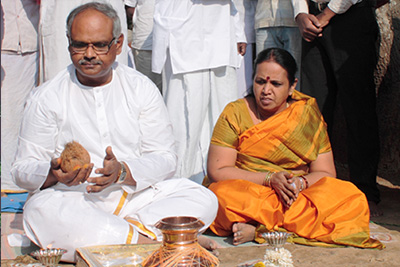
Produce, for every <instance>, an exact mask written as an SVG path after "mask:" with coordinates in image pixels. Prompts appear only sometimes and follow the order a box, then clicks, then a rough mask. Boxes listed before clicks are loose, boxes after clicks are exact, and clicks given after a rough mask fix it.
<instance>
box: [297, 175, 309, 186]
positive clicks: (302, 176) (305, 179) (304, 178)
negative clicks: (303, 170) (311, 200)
mask: <svg viewBox="0 0 400 267" xmlns="http://www.w3.org/2000/svg"><path fill="white" fill-rule="evenodd" d="M299 177H301V178H303V180H304V181H305V182H306V188H305V189H307V188H308V187H309V184H308V180H307V178H306V177H305V176H304V175H300V176H299Z"/></svg>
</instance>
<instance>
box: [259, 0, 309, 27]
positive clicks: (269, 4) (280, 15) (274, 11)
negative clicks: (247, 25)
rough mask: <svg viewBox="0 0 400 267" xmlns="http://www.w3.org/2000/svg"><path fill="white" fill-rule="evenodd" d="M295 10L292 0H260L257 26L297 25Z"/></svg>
mask: <svg viewBox="0 0 400 267" xmlns="http://www.w3.org/2000/svg"><path fill="white" fill-rule="evenodd" d="M305 4H306V5H305V7H306V8H307V3H305ZM293 10H294V9H293V3H292V1H291V0H262V1H261V0H260V1H258V2H257V8H256V14H255V28H256V29H259V28H268V27H297V24H296V22H295V20H294V14H293Z"/></svg>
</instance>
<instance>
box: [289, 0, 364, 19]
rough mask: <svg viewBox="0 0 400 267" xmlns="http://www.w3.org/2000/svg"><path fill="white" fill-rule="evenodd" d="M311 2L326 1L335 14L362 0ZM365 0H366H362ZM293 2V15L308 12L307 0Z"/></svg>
mask: <svg viewBox="0 0 400 267" xmlns="http://www.w3.org/2000/svg"><path fill="white" fill-rule="evenodd" d="M312 1H313V2H322V3H327V2H329V4H328V7H329V9H330V10H332V11H333V12H335V13H336V14H343V13H345V12H346V11H347V10H348V9H349V8H350V7H351V6H352V5H355V4H358V3H360V2H362V1H363V0H331V1H329V0H312ZM364 1H367V0H364ZM292 3H293V10H294V17H295V18H296V16H297V15H298V14H299V13H306V14H308V4H307V0H292Z"/></svg>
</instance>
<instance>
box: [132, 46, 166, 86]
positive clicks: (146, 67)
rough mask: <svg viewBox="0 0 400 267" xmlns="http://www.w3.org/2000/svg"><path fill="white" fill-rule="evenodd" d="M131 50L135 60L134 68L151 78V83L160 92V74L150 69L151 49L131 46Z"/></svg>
mask: <svg viewBox="0 0 400 267" xmlns="http://www.w3.org/2000/svg"><path fill="white" fill-rule="evenodd" d="M132 52H133V57H134V60H135V67H136V70H137V71H139V72H141V73H143V74H144V75H146V76H147V77H149V78H150V80H152V81H153V83H155V85H156V86H157V87H158V89H160V92H161V90H162V78H161V74H159V73H154V72H152V71H151V57H152V54H153V53H152V51H151V50H139V49H135V48H132Z"/></svg>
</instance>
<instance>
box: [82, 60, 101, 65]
mask: <svg viewBox="0 0 400 267" xmlns="http://www.w3.org/2000/svg"><path fill="white" fill-rule="evenodd" d="M78 64H79V65H86V64H88V65H103V61H101V60H98V59H92V60H86V59H81V60H79V61H78Z"/></svg>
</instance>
